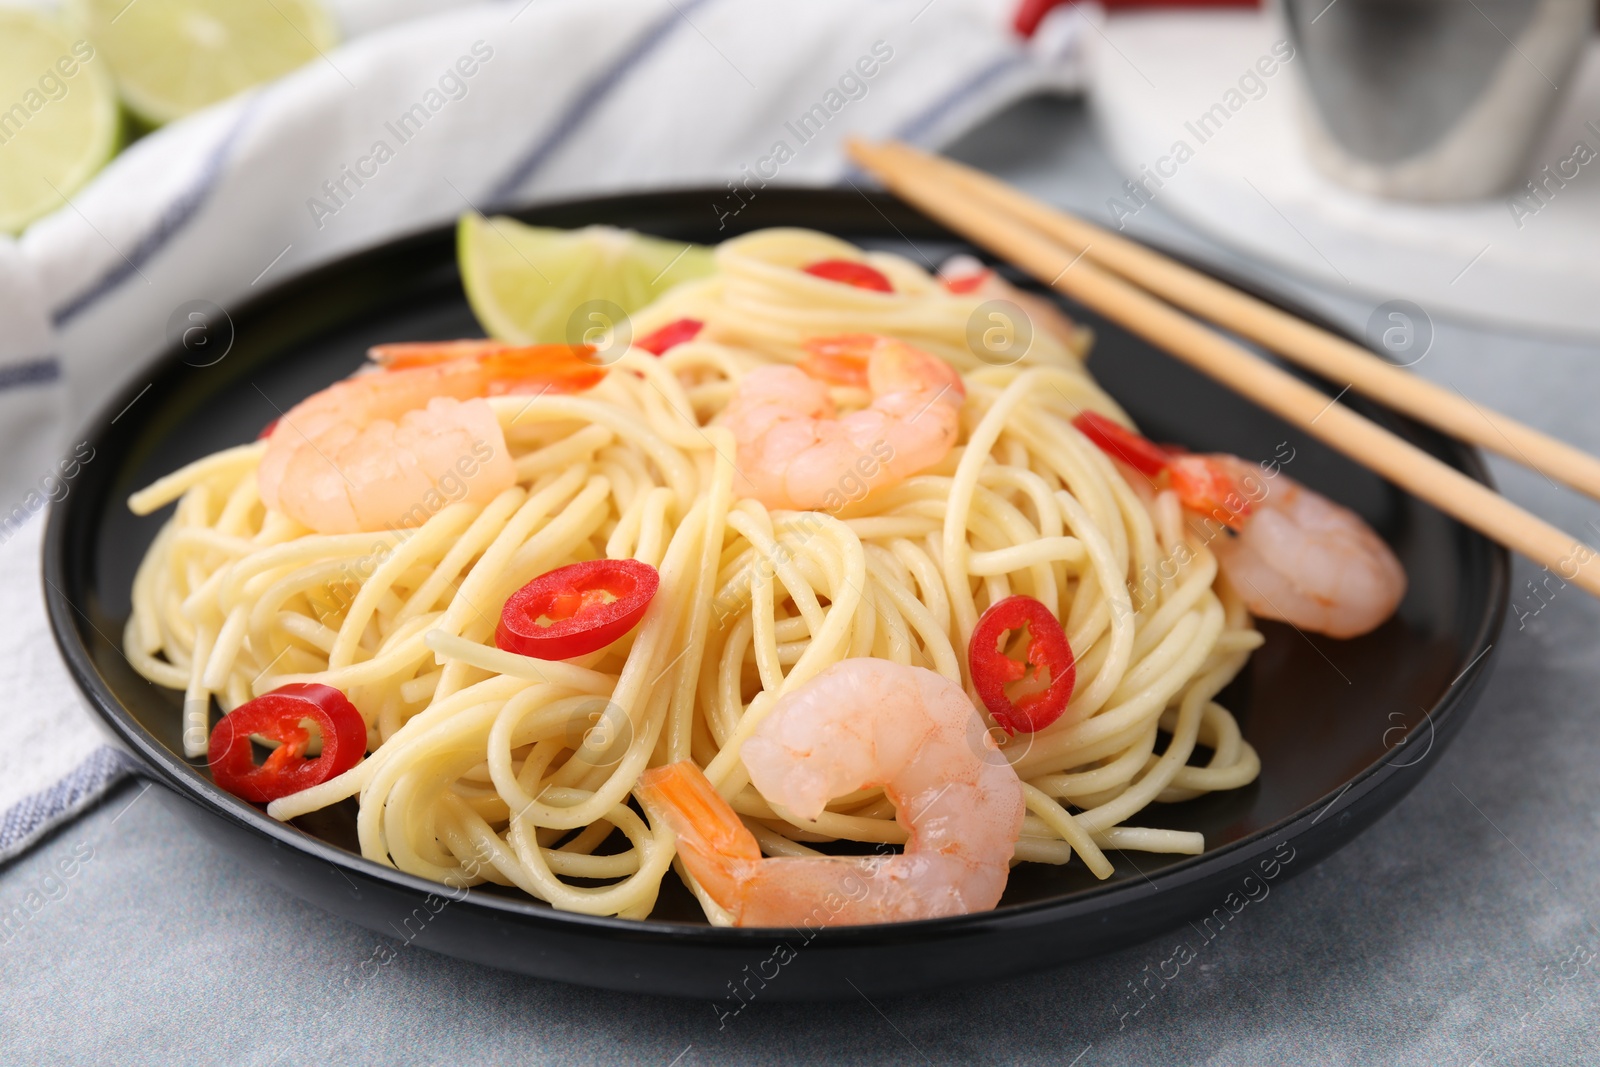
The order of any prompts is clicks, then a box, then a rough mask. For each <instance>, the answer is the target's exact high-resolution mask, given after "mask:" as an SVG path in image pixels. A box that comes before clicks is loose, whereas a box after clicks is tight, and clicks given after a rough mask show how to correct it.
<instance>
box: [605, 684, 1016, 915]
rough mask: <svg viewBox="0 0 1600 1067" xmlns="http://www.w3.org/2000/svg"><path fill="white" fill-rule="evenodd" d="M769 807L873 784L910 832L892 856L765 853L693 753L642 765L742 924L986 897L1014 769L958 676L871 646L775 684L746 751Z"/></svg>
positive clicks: (714, 889) (1010, 806)
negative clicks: (648, 767)
mask: <svg viewBox="0 0 1600 1067" xmlns="http://www.w3.org/2000/svg"><path fill="white" fill-rule="evenodd" d="M742 756H743V758H744V763H745V767H746V768H747V769H748V770H749V772H750V779H751V782H752V783H753V784H754V785H755V787H756V789H757V790H759V791H760V793H761V795H762V796H763V797H765V798H766V799H767V801H768V802H769V803H771V804H772V805H773V806H774V807H775V808H778V809H779V810H781V811H784V812H787V813H789V814H791V815H793V816H794V817H797V818H799V819H802V820H814V819H816V818H817V817H818V816H819V815H821V814H822V811H823V809H824V808H825V807H826V805H827V804H828V802H829V801H830V800H832V799H833V798H834V797H838V796H843V795H844V794H847V793H852V792H855V791H856V790H858V789H864V788H869V787H873V786H882V787H883V791H884V793H885V794H886V795H887V796H888V798H889V799H890V800H891V801H892V802H893V803H894V805H895V808H896V816H895V818H896V820H897V821H898V822H899V823H900V824H901V825H902V826H903V827H905V829H906V830H907V831H908V833H909V834H910V839H909V840H908V841H907V843H906V846H905V851H904V852H903V853H901V854H899V855H886V856H861V857H856V856H816V857H771V858H763V857H762V855H761V852H760V849H759V847H758V846H757V844H756V840H755V837H754V836H753V835H752V834H751V833H750V831H749V830H748V829H746V828H745V826H744V824H743V823H741V822H740V821H739V818H738V816H737V815H736V814H735V813H734V811H733V809H732V808H731V807H730V806H729V805H728V804H727V802H726V801H724V800H723V799H722V798H721V797H720V796H719V795H718V794H717V793H716V791H715V789H714V788H713V787H712V785H711V783H710V781H708V780H707V779H706V777H705V776H704V775H703V774H701V773H700V771H699V770H698V769H697V768H696V767H695V766H694V764H692V763H689V762H687V761H685V762H682V763H675V764H672V765H671V766H668V767H662V768H658V769H656V770H652V771H648V772H646V773H645V774H644V775H643V776H642V777H641V778H640V781H639V785H638V786H637V787H636V790H635V792H636V794H637V795H638V797H639V799H640V801H641V802H642V803H643V804H644V806H645V808H646V810H648V811H649V812H650V814H651V818H652V820H657V821H665V822H666V823H668V824H669V825H670V826H671V827H672V828H673V830H674V831H675V832H676V833H677V837H678V852H679V854H680V856H682V858H683V862H684V865H685V867H687V868H688V870H689V872H690V873H691V874H693V875H694V877H695V879H696V881H698V882H699V883H700V885H701V887H702V888H703V889H704V890H705V891H706V893H707V894H708V895H710V896H711V898H712V899H713V900H715V901H716V903H717V904H718V905H720V906H721V907H722V908H724V909H725V910H726V911H727V912H728V913H729V914H730V915H731V916H732V918H733V922H734V924H735V925H738V926H795V925H798V924H800V923H801V922H804V921H807V920H811V921H816V919H817V917H818V915H819V914H820V915H821V916H822V917H823V919H824V921H825V922H826V923H828V924H839V925H847V924H860V923H881V922H897V921H903V920H912V919H929V918H935V917H938V916H944V915H962V914H966V913H968V912H973V911H984V910H988V909H990V908H993V907H994V906H995V905H996V904H997V903H998V902H999V900H1000V894H1001V892H1002V891H1003V890H1004V889H1005V885H1006V877H1007V874H1008V873H1009V869H1010V862H1011V859H1012V856H1013V855H1014V854H1015V851H1016V843H1017V838H1018V836H1019V835H1020V834H1021V832H1022V818H1023V814H1024V801H1023V795H1022V784H1021V782H1020V781H1019V780H1018V778H1017V774H1016V772H1015V771H1014V770H1012V769H1011V765H1010V764H1009V763H1007V762H1006V760H1005V757H1004V756H1002V755H1001V754H1000V751H999V749H998V748H997V747H996V746H995V743H994V739H993V738H992V737H990V736H989V734H988V733H987V732H986V731H985V729H984V723H983V721H982V719H981V718H980V717H979V715H978V712H977V711H976V709H975V708H974V707H973V705H972V702H971V701H970V700H969V699H968V698H967V695H966V693H965V692H964V691H963V690H962V688H961V687H960V686H959V685H958V684H956V683H954V682H952V681H950V680H949V679H947V678H945V677H943V676H942V675H939V674H935V673H934V672H933V671H929V670H924V669H923V668H920V667H908V666H902V665H900V664H896V663H892V662H889V661H888V660H878V659H849V660H844V661H842V662H840V663H836V664H834V665H833V666H832V667H830V668H828V669H827V670H826V671H824V672H822V673H821V674H820V675H818V676H817V677H816V678H814V679H813V680H812V681H810V682H808V683H807V684H806V685H804V686H802V687H800V688H799V689H797V690H795V691H794V692H792V693H789V694H787V695H785V696H784V697H783V698H781V699H780V700H779V701H778V702H777V704H776V706H775V707H774V708H773V710H772V712H771V713H770V714H769V715H768V716H767V717H766V718H765V719H764V720H762V722H761V724H760V725H759V726H757V727H756V729H755V732H754V733H753V734H752V735H751V737H750V739H749V740H748V741H746V742H745V744H744V747H743V749H742Z"/></svg>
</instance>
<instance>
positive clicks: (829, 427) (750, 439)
mask: <svg viewBox="0 0 1600 1067" xmlns="http://www.w3.org/2000/svg"><path fill="white" fill-rule="evenodd" d="M807 347H808V348H809V349H810V350H811V352H812V354H813V358H812V359H809V360H807V361H806V363H804V364H802V365H801V367H798V368H797V367H777V366H769V367H759V368H757V369H755V370H753V371H751V372H750V373H749V374H746V375H745V376H744V377H743V378H742V379H740V381H739V384H738V386H737V387H736V388H735V389H734V394H733V398H732V399H731V400H729V402H728V406H727V408H726V409H724V411H723V413H722V421H723V422H724V424H725V425H727V426H728V428H729V429H731V430H732V431H733V436H734V440H735V442H736V444H737V450H738V458H737V463H736V465H737V467H738V469H739V473H740V474H741V475H742V476H743V477H741V478H740V479H738V480H737V481H736V482H735V483H734V484H735V489H736V490H737V491H739V492H741V493H742V494H743V495H745V496H748V497H753V498H754V499H756V500H759V501H761V503H763V504H765V505H767V506H768V507H770V508H792V509H795V510H801V511H803V510H811V509H817V508H827V509H828V510H836V509H837V508H838V507H839V506H841V505H842V504H843V502H844V500H845V498H846V497H847V496H848V495H849V487H852V486H860V485H864V486H865V490H866V491H871V490H872V489H875V488H881V487H884V486H890V485H895V484H897V483H899V482H902V481H904V480H905V479H906V478H909V477H910V476H911V475H913V474H916V473H917V472H918V471H922V470H926V469H927V468H928V467H931V466H933V465H934V464H935V463H938V462H939V461H940V460H942V459H943V458H944V457H945V456H946V455H948V454H949V452H950V449H951V447H952V446H954V445H955V443H956V436H957V434H958V433H959V431H960V429H961V404H962V401H964V400H965V399H966V395H967V391H966V388H965V387H964V386H963V385H962V384H961V376H960V375H959V374H957V373H956V371H955V370H954V369H953V368H952V367H951V366H950V365H949V364H947V363H945V362H944V361H943V360H941V359H939V358H938V357H937V356H932V355H929V354H928V353H926V352H923V351H921V350H920V349H916V348H913V347H911V346H910V345H908V344H906V343H905V342H904V341H897V340H894V339H892V338H888V337H878V336H874V335H870V334H849V335H846V336H843V337H835V338H824V339H817V340H813V341H809V342H807ZM808 370H809V371H810V372H811V373H807V371H808ZM818 375H827V376H829V377H831V378H833V380H834V381H835V382H837V383H840V384H861V385H865V386H866V387H867V389H868V391H869V392H870V393H871V396H872V400H871V403H870V404H868V406H867V407H865V408H863V409H861V410H860V411H854V412H851V413H850V414H848V415H844V416H839V415H837V414H836V412H835V410H834V405H833V401H832V399H831V398H830V397H829V395H828V386H827V384H826V383H825V382H823V381H820V380H818V377H817V376H818Z"/></svg>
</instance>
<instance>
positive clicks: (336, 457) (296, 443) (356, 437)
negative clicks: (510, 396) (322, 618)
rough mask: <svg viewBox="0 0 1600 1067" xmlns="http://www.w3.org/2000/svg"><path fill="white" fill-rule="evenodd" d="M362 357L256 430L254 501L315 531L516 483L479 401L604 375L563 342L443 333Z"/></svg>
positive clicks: (478, 496)
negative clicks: (353, 370) (450, 337)
mask: <svg viewBox="0 0 1600 1067" xmlns="http://www.w3.org/2000/svg"><path fill="white" fill-rule="evenodd" d="M372 355H373V356H374V358H375V359H377V360H378V363H377V364H376V365H369V367H371V372H370V373H361V372H358V373H357V374H356V375H355V376H354V377H351V378H347V379H345V380H344V381H341V382H335V383H334V384H333V385H330V386H329V387H328V388H326V389H324V390H322V391H321V392H319V393H314V394H313V395H311V396H310V397H308V398H306V399H305V400H302V401H301V402H300V403H299V404H296V405H295V406H294V407H292V408H290V409H289V411H288V412H287V413H286V414H285V415H284V416H283V417H282V418H281V419H279V420H278V422H277V424H276V426H275V427H274V428H273V430H272V432H271V434H270V435H269V436H268V438H267V451H266V454H265V455H264V456H262V458H261V467H260V470H259V471H258V473H257V478H258V481H259V484H260V488H261V500H262V502H263V503H264V504H266V506H267V507H269V508H272V509H274V510H276V511H281V512H283V513H284V514H285V515H288V516H289V517H290V518H292V519H294V520H296V521H297V522H300V523H302V524H303V525H305V526H308V527H310V528H311V529H313V530H315V531H317V532H318V533H325V534H331V533H356V532H359V531H362V530H381V529H385V528H394V527H405V526H417V525H420V524H421V523H422V522H423V521H425V520H426V519H427V517H428V516H429V515H430V514H431V513H432V512H434V511H437V510H438V509H439V507H441V506H443V505H442V504H435V505H434V506H431V507H430V506H429V504H428V501H429V500H430V499H431V500H437V501H451V502H454V501H459V500H466V501H470V502H472V503H475V504H485V503H488V502H489V501H490V500H492V499H494V497H495V496H496V495H498V494H499V493H501V492H503V491H504V490H506V489H508V488H510V487H511V486H512V485H513V484H515V482H516V466H515V464H513V462H512V460H511V455H510V450H509V449H508V448H507V447H506V439H505V434H504V433H503V432H502V431H501V429H500V423H499V421H498V420H497V419H496V418H495V414H494V409H493V408H491V407H490V406H489V404H488V402H487V401H485V400H484V399H482V398H483V397H485V396H491V395H495V394H498V393H505V392H518V391H536V390H540V389H544V390H552V391H557V392H574V391H577V390H579V389H587V388H589V387H590V386H593V385H594V384H595V383H596V382H598V381H599V380H600V378H602V377H604V376H605V371H604V370H602V369H600V368H597V367H594V366H592V365H591V364H589V363H587V362H586V361H585V360H584V359H583V355H584V352H583V351H582V349H581V348H574V347H572V346H569V345H533V346H530V347H527V348H512V347H510V346H508V345H504V344H500V343H498V342H492V341H491V342H484V341H476V342H473V341H451V342H444V343H442V344H433V343H429V344H421V345H383V346H379V347H378V348H376V349H374V350H373V352H372ZM379 367H386V368H388V369H381V370H380V369H378V368H379Z"/></svg>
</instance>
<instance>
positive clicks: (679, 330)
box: [633, 319, 705, 356]
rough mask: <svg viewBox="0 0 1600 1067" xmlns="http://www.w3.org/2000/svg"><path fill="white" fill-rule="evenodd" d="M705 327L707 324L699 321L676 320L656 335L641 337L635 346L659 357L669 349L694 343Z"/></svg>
mask: <svg viewBox="0 0 1600 1067" xmlns="http://www.w3.org/2000/svg"><path fill="white" fill-rule="evenodd" d="M704 326H705V323H703V322H701V321H700V320H699V319H675V320H673V321H672V322H669V323H667V324H666V325H665V326H663V327H661V329H659V330H657V331H655V332H654V333H652V334H649V335H648V336H646V337H641V338H640V339H639V340H637V341H635V342H633V344H634V347H635V348H642V349H644V350H645V351H646V352H650V353H652V354H654V355H657V356H659V355H662V354H664V353H665V352H666V351H667V349H669V348H674V347H676V346H678V345H681V344H683V343H684V342H685V341H693V340H694V339H695V337H697V336H698V335H699V333H700V330H701V329H702V328H703V327H704Z"/></svg>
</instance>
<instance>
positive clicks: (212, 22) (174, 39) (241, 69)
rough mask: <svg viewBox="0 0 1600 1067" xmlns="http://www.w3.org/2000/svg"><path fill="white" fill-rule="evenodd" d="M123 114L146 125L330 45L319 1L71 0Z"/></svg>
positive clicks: (330, 29)
mask: <svg viewBox="0 0 1600 1067" xmlns="http://www.w3.org/2000/svg"><path fill="white" fill-rule="evenodd" d="M75 7H76V10H77V14H78V16H79V17H80V18H81V19H82V20H83V22H84V24H85V25H86V26H87V27H88V32H89V38H90V40H92V41H94V43H95V47H97V48H101V49H103V50H104V51H105V56H106V61H107V63H109V64H110V66H111V72H112V74H113V75H115V77H116V80H117V88H118V89H120V90H121V91H122V99H123V102H124V103H126V104H127V105H128V110H130V111H132V112H133V113H134V114H135V115H136V116H138V117H139V118H141V119H143V120H144V121H146V122H148V123H150V124H151V125H154V126H159V125H161V124H162V123H164V122H171V121H172V120H173V119H179V118H182V117H183V116H185V115H187V114H189V113H190V112H192V111H198V110H200V109H201V108H203V107H205V106H206V105H208V104H214V103H216V102H217V101H218V100H225V99H227V98H228V97H230V96H232V95H233V94H234V93H237V92H240V91H241V90H244V89H248V88H250V87H251V86H252V85H259V84H261V83H262V82H264V81H270V80H272V79H273V78H276V77H278V76H279V75H280V74H287V73H288V72H289V71H291V70H294V69H295V68H296V67H299V66H301V65H302V64H304V63H309V62H310V61H311V60H313V59H316V58H317V57H318V56H320V55H322V54H323V53H324V52H326V51H328V50H329V49H330V48H332V47H333V46H334V44H335V42H336V38H337V34H336V33H335V31H334V25H333V19H332V18H331V17H329V15H328V12H327V11H326V10H325V9H324V8H323V6H322V4H321V2H320V0H132V2H130V0H76V3H75Z"/></svg>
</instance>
